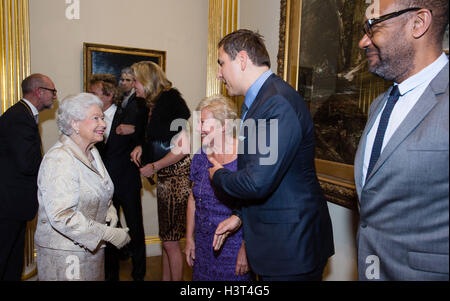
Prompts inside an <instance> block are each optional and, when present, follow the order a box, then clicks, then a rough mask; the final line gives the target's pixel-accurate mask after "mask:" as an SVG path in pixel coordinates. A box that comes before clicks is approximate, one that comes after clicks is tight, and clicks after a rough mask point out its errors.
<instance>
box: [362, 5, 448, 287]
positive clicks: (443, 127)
mask: <svg viewBox="0 0 450 301" xmlns="http://www.w3.org/2000/svg"><path fill="white" fill-rule="evenodd" d="M379 5H380V7H379V15H376V16H368V20H366V22H365V25H364V32H365V34H364V36H363V37H362V39H361V41H360V42H359V46H360V48H361V49H363V50H364V51H365V53H366V56H367V60H368V67H369V71H370V72H372V73H374V74H376V75H378V76H380V77H382V78H383V79H386V80H389V81H393V82H394V84H393V86H392V87H391V88H390V89H389V90H388V91H387V92H386V93H383V94H382V95H380V96H379V97H378V98H377V99H375V100H374V101H373V103H372V104H371V106H370V110H369V118H368V121H367V125H366V128H365V129H364V132H363V134H362V136H361V140H360V143H359V147H358V151H357V153H356V157H355V184H356V190H357V192H358V197H359V207H360V223H359V227H358V237H357V242H358V245H357V247H358V275H359V280H397V281H398V280H408V281H411V280H444V281H448V280H449V253H448V252H449V235H448V231H449V168H448V167H449V166H448V162H449V157H448V149H449V116H448V115H449V94H448V93H449V92H448V83H449V64H448V57H447V55H446V54H445V53H443V51H442V44H443V38H444V33H445V29H446V27H447V26H448V6H449V2H448V0H421V1H418V0H408V1H406V0H403V1H399V0H381V1H379Z"/></svg>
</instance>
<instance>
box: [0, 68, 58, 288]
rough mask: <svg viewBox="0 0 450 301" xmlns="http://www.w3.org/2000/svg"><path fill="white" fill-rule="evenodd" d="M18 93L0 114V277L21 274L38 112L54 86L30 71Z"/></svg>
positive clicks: (38, 156)
mask: <svg viewBox="0 0 450 301" xmlns="http://www.w3.org/2000/svg"><path fill="white" fill-rule="evenodd" d="M22 95H23V98H22V99H21V100H20V101H19V102H17V103H16V104H15V105H13V106H12V107H10V108H9V109H8V110H7V111H6V112H5V113H4V114H3V115H2V116H1V117H0V166H1V168H0V280H20V279H21V276H22V269H23V260H24V248H25V229H26V223H27V221H30V220H32V219H33V218H34V217H35V215H36V211H37V208H38V200H37V175H38V171H39V165H40V163H41V160H42V147H41V138H40V136H39V129H38V113H39V112H40V111H42V110H44V109H49V108H51V107H52V105H53V101H54V100H55V99H56V90H55V85H54V84H53V82H52V80H51V79H50V78H48V77H47V76H45V75H42V74H32V75H30V76H28V77H27V78H25V79H24V80H23V81H22Z"/></svg>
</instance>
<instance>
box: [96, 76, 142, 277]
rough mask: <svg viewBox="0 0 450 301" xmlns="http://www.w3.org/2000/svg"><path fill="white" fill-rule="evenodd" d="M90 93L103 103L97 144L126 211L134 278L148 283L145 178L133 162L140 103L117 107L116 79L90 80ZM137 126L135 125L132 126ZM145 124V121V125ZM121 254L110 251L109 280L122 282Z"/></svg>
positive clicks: (117, 199) (117, 204)
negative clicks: (102, 125) (102, 127)
mask: <svg viewBox="0 0 450 301" xmlns="http://www.w3.org/2000/svg"><path fill="white" fill-rule="evenodd" d="M89 92H91V93H93V94H95V95H97V96H98V97H99V98H100V100H102V102H103V104H104V107H103V114H104V116H105V121H106V125H107V127H106V130H105V138H104V141H103V142H101V143H98V144H96V147H97V149H98V150H99V152H100V155H101V157H102V160H103V163H104V164H105V167H106V169H107V170H108V173H109V175H110V177H111V179H112V181H113V183H114V195H113V204H114V206H115V207H116V210H117V212H119V209H120V207H122V210H123V213H124V216H125V221H126V224H127V227H128V228H129V229H130V231H129V234H130V237H131V242H130V244H129V246H128V250H129V251H130V253H131V254H130V255H131V259H132V262H133V270H132V273H131V274H132V277H133V279H134V280H144V277H145V271H146V254H145V234H144V224H143V219H142V204H141V187H142V183H141V177H140V173H139V169H138V168H137V167H136V165H135V164H134V163H133V162H131V161H130V153H131V151H132V150H133V149H134V147H135V146H136V143H137V141H136V139H137V138H136V132H137V131H138V130H136V128H137V124H140V123H142V122H141V121H137V119H138V118H142V117H143V116H144V115H143V114H141V115H137V112H138V108H137V103H136V101H138V100H139V99H137V100H136V99H132V100H131V101H128V104H127V106H126V108H125V109H122V107H120V106H116V105H115V104H114V102H116V101H117V99H118V97H119V95H120V93H119V91H118V87H117V82H116V80H115V78H114V76H113V75H108V74H98V75H94V76H93V78H92V79H91V80H90V85H89ZM132 122H133V123H132ZM144 122H145V121H144ZM119 254H120V253H119V250H118V249H117V248H116V247H114V246H113V245H111V244H108V245H107V247H106V253H105V278H106V280H110V281H117V280H119V258H120V256H119Z"/></svg>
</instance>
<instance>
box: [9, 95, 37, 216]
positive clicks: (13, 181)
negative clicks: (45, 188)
mask: <svg viewBox="0 0 450 301" xmlns="http://www.w3.org/2000/svg"><path fill="white" fill-rule="evenodd" d="M41 160H42V148H41V138H40V136H39V129H38V126H37V124H36V121H35V120H34V117H33V115H32V112H31V109H30V108H29V107H28V105H27V104H26V103H25V102H23V101H20V102H18V103H16V104H15V105H13V106H12V107H10V108H9V109H8V110H7V111H6V112H5V113H4V114H3V115H2V116H1V117H0V166H1V168H0V218H4V219H13V220H21V221H26V220H32V219H33V218H34V216H35V215H36V211H37V208H38V200H37V175H38V171H39V165H40V164H41Z"/></svg>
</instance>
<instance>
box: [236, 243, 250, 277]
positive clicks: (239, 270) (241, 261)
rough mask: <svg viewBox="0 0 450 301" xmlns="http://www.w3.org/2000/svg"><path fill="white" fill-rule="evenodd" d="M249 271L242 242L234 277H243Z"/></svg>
mask: <svg viewBox="0 0 450 301" xmlns="http://www.w3.org/2000/svg"><path fill="white" fill-rule="evenodd" d="M249 270H250V267H249V266H248V260H247V252H246V250H245V242H242V244H241V248H240V249H239V253H238V256H237V260H236V269H235V275H236V276H239V275H241V276H243V275H244V274H247V273H248V271H249Z"/></svg>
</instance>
